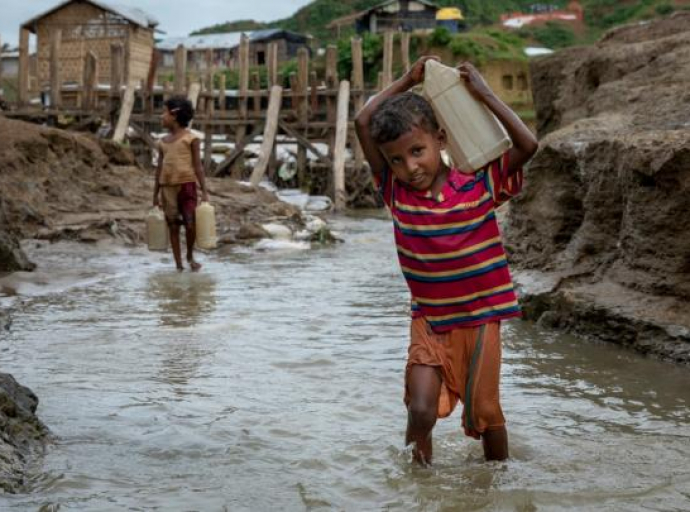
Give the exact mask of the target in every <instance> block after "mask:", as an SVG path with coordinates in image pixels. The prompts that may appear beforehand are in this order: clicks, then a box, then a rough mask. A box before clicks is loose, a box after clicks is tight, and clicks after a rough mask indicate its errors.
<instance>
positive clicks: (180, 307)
mask: <svg viewBox="0 0 690 512" xmlns="http://www.w3.org/2000/svg"><path fill="white" fill-rule="evenodd" d="M216 284H217V283H216V279H215V277H214V276H213V275H211V274H204V273H201V272H200V273H190V272H185V273H163V272H161V273H156V274H153V275H152V276H151V277H149V279H148V288H147V295H148V297H149V298H151V299H153V300H155V301H157V303H158V308H159V309H160V323H161V325H164V326H166V327H192V326H194V325H196V324H198V323H199V322H200V321H201V320H202V319H203V318H204V317H206V316H208V315H210V314H211V313H213V311H214V310H215V309H216V293H215V292H216Z"/></svg>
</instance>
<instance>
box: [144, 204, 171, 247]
mask: <svg viewBox="0 0 690 512" xmlns="http://www.w3.org/2000/svg"><path fill="white" fill-rule="evenodd" d="M146 241H147V244H148V247H149V251H167V250H168V225H167V223H166V222H165V215H164V214H163V211H162V210H161V209H160V208H152V209H151V210H149V213H148V215H146Z"/></svg>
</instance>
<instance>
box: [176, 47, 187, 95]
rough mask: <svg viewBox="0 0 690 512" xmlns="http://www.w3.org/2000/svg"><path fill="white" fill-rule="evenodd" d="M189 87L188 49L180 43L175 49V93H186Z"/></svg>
mask: <svg viewBox="0 0 690 512" xmlns="http://www.w3.org/2000/svg"><path fill="white" fill-rule="evenodd" d="M186 87H187V50H186V49H185V47H184V46H182V45H178V47H177V49H176V50H175V94H184V93H185V90H186Z"/></svg>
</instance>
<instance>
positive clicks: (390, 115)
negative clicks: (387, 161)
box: [369, 91, 439, 144]
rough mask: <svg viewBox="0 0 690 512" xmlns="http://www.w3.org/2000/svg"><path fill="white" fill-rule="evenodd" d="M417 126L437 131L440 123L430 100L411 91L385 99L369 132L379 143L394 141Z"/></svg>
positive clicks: (428, 130) (426, 130)
mask: <svg viewBox="0 0 690 512" xmlns="http://www.w3.org/2000/svg"><path fill="white" fill-rule="evenodd" d="M415 127H416V128H421V129H422V130H424V131H425V132H428V133H436V132H437V131H438V129H439V124H438V121H437V120H436V114H434V109H433V108H431V105H430V104H429V102H428V101H427V100H425V99H424V98H422V97H421V96H420V95H419V94H415V93H413V92H409V91H408V92H404V93H402V94H398V95H396V96H392V97H390V98H387V99H385V100H384V101H383V102H382V103H381V104H380V105H379V106H378V107H377V108H376V110H375V111H374V113H373V115H372V116H371V120H370V121H369V132H370V133H371V137H372V138H373V139H374V141H375V142H376V143H377V144H383V143H386V142H390V141H393V140H395V139H397V138H398V137H400V136H401V135H403V134H405V133H407V132H409V131H410V130H411V129H412V128H415Z"/></svg>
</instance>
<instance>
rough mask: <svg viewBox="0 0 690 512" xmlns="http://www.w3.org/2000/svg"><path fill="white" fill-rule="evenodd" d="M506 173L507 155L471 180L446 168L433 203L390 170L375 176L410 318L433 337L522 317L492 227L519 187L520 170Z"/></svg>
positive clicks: (428, 194) (425, 193) (497, 234)
mask: <svg viewBox="0 0 690 512" xmlns="http://www.w3.org/2000/svg"><path fill="white" fill-rule="evenodd" d="M507 169H508V153H505V154H504V155H503V156H502V157H501V158H499V159H497V160H494V161H493V162H490V163H489V164H487V165H486V166H485V167H484V168H482V169H481V170H479V171H477V172H476V173H474V174H464V173H462V172H460V171H458V170H457V169H451V170H450V172H449V174H448V179H447V181H446V183H445V185H444V186H443V189H442V191H441V193H440V194H439V195H438V197H433V196H432V194H431V191H417V190H414V189H413V188H412V187H410V186H407V185H406V184H404V183H401V182H399V181H397V180H396V179H395V177H394V176H393V174H392V172H390V170H388V169H387V170H385V171H384V172H383V174H382V175H381V176H380V177H379V178H380V181H379V190H380V192H381V194H382V196H383V199H384V202H385V203H386V205H387V206H388V207H389V208H390V210H391V213H392V216H393V224H394V229H395V241H396V244H397V249H398V257H399V259H400V267H401V269H402V272H403V275H404V276H405V279H406V280H407V284H408V286H409V288H410V291H411V293H412V316H413V317H419V316H423V317H425V318H426V320H427V321H428V322H429V324H430V325H431V327H432V328H433V329H434V330H435V331H437V332H441V331H447V330H451V329H455V328H458V327H465V326H475V325H481V324H484V323H487V322H493V321H497V320H503V319H506V318H511V317H516V316H519V315H520V308H519V306H518V303H517V298H516V295H515V290H514V287H513V282H512V279H511V277H510V272H509V270H508V262H507V260H506V255H505V251H504V249H503V244H502V242H501V235H500V232H499V229H498V223H497V221H496V207H497V206H498V205H500V204H501V203H503V202H504V201H507V200H508V199H509V198H510V197H512V196H514V195H515V194H517V193H518V192H519V191H520V189H521V187H522V169H520V170H518V171H517V172H515V173H513V174H512V175H511V176H508V175H507V172H506V171H507Z"/></svg>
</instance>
